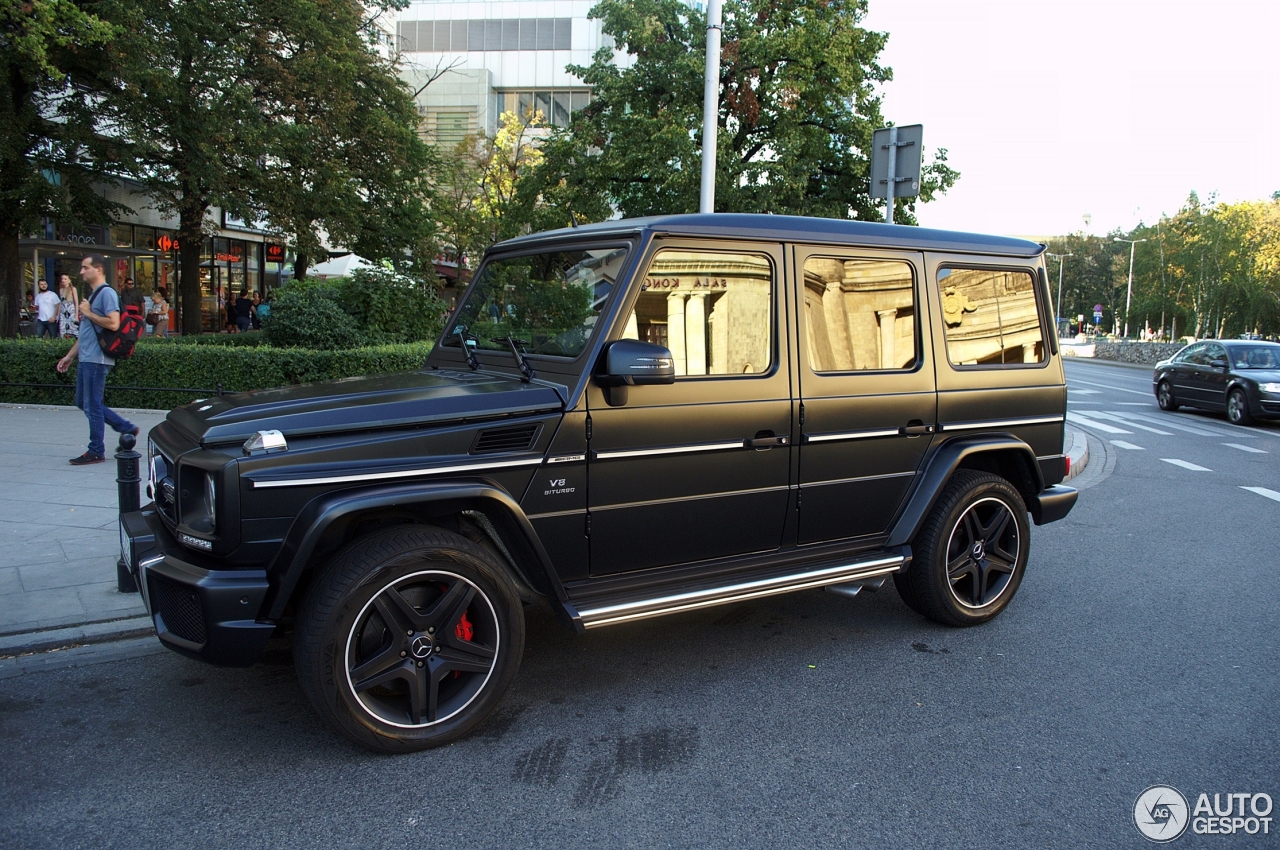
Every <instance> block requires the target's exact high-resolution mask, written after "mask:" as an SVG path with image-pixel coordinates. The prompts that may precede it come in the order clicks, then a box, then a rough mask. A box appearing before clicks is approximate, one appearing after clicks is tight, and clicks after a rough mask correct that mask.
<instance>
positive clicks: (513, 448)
mask: <svg viewBox="0 0 1280 850" xmlns="http://www.w3.org/2000/svg"><path fill="white" fill-rule="evenodd" d="M541 427H542V426H541V425H539V424H538V423H536V422H535V423H534V424H532V425H516V426H513V427H511V428H494V429H493V430H491V431H481V432H480V435H479V436H478V437H476V442H475V445H474V446H472V447H471V453H472V454H476V455H478V454H485V453H487V452H519V451H524V450H525V449H527V448H529V447H530V446H532V445H533V441H534V439H535V438H537V436H538V429H539V428H541Z"/></svg>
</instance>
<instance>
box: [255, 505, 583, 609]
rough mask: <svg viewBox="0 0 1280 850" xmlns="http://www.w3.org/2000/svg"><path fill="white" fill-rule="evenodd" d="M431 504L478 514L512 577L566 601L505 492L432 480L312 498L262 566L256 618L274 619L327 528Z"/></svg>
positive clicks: (528, 527)
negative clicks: (506, 554)
mask: <svg viewBox="0 0 1280 850" xmlns="http://www.w3.org/2000/svg"><path fill="white" fill-rule="evenodd" d="M431 506H440V507H442V508H444V507H447V509H448V510H447V512H448V513H458V512H461V511H464V510H478V511H481V512H483V513H484V514H485V515H486V516H487V517H488V518H489V520H490V522H491V523H492V524H493V525H494V527H495V529H496V531H497V532H498V534H499V536H500V537H501V538H502V541H503V543H504V544H505V546H506V548H507V549H508V550H509V551H510V553H511V556H512V558H514V559H515V560H516V563H515V564H508V565H506V566H508V568H509V569H514V571H515V575H514V576H513V578H515V579H517V580H518V582H519V583H520V584H526V583H527V584H530V585H532V589H533V590H535V591H537V592H539V593H542V594H544V595H546V596H548V597H550V598H552V599H555V600H557V601H560V602H563V601H564V600H566V599H568V595H567V594H566V593H565V591H564V587H563V586H562V585H561V584H560V580H559V578H558V577H557V575H556V572H555V569H554V567H553V565H552V564H551V559H550V558H549V557H548V556H547V552H546V550H545V549H544V548H543V546H542V543H541V542H540V541H539V540H538V535H537V532H535V531H534V529H533V526H532V524H531V523H530V522H529V520H528V518H527V517H526V516H525V514H524V511H522V510H521V509H520V506H519V505H518V504H517V503H516V501H515V500H514V499H513V498H511V496H510V494H508V493H506V492H504V491H503V490H500V489H498V488H496V487H493V486H492V485H489V484H482V483H461V482H458V483H449V482H433V483H431V484H400V485H391V486H383V487H374V488H370V489H367V490H343V491H339V492H336V493H326V494H324V495H322V496H317V497H316V498H315V499H313V500H311V501H310V502H309V503H308V504H307V505H306V507H304V508H303V509H302V512H301V513H299V514H298V517H297V519H295V520H294V521H293V525H292V526H290V528H289V533H288V534H287V535H286V536H285V540H284V543H283V545H282V546H281V548H280V551H279V553H277V555H276V557H275V559H274V560H273V561H272V563H271V565H270V566H269V567H268V568H267V578H268V580H269V582H270V585H271V589H270V590H269V591H268V592H267V597H266V599H265V600H264V602H263V607H262V610H263V612H264V613H263V614H262V615H261V616H262V617H264V618H265V619H268V620H272V621H279V619H280V618H281V617H282V616H283V615H284V611H285V608H286V606H287V605H288V604H289V602H290V601H291V600H292V599H293V597H294V595H295V592H296V591H297V589H298V586H299V584H300V583H301V581H302V578H303V576H304V575H305V574H306V573H307V571H308V570H310V569H311V568H312V567H313V566H314V565H313V564H312V561H313V559H314V557H315V555H316V552H317V551H318V550H321V548H322V544H324V543H326V542H330V541H328V540H327V539H326V538H327V536H328V535H329V534H330V533H331V532H336V531H337V530H339V529H344V528H345V526H346V525H347V524H349V523H350V522H352V521H355V520H358V519H360V518H362V517H364V516H366V515H368V514H371V513H373V512H376V511H380V510H383V511H385V510H386V509H388V508H395V509H397V510H402V511H403V510H404V509H406V508H407V509H410V510H414V509H422V508H427V507H431ZM503 560H505V559H503ZM553 607H555V608H557V609H558V608H560V607H561V606H558V605H557V606H553Z"/></svg>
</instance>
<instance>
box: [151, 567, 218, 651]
mask: <svg viewBox="0 0 1280 850" xmlns="http://www.w3.org/2000/svg"><path fill="white" fill-rule="evenodd" d="M147 580H148V581H149V582H150V583H151V593H150V598H151V610H152V611H154V612H155V613H156V614H159V615H160V617H161V618H162V619H163V620H164V625H165V628H167V629H168V630H169V631H171V632H173V633H174V634H175V635H177V636H178V637H180V638H182V639H183V640H189V641H191V642H192V643H204V640H205V634H204V610H203V609H202V608H201V607H200V597H199V596H197V595H196V592H195V591H194V590H191V589H190V588H187V587H184V586H182V585H181V584H178V583H177V582H176V581H173V580H171V579H168V578H165V577H164V576H162V575H156V574H155V573H149V574H148V575H147Z"/></svg>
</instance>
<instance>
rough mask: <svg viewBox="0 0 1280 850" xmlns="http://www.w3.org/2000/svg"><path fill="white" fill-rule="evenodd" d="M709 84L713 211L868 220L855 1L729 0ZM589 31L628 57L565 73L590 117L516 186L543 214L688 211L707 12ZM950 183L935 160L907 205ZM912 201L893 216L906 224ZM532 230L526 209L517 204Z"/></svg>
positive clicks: (680, 8) (876, 109)
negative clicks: (581, 88) (713, 86)
mask: <svg viewBox="0 0 1280 850" xmlns="http://www.w3.org/2000/svg"><path fill="white" fill-rule="evenodd" d="M723 15H724V30H723V46H722V62H721V71H720V98H719V106H720V109H719V132H718V155H717V163H716V208H717V210H719V211H726V212H773V213H793V214H802V215H815V216H828V217H834V218H848V217H857V218H863V219H871V220H875V219H880V218H882V217H883V213H882V212H881V210H882V209H883V207H882V205H880V204H879V203H878V202H876V201H873V200H872V199H871V198H870V193H869V189H870V183H869V171H870V149H871V141H872V134H873V132H874V130H875V129H876V128H878V127H880V126H882V125H883V124H884V120H883V118H882V116H881V113H880V98H879V96H878V94H877V93H876V87H877V85H878V84H880V83H883V82H885V81H887V80H889V79H890V78H891V71H890V70H889V69H888V68H886V67H884V66H882V65H881V64H880V63H879V54H880V51H881V50H882V49H883V47H884V44H885V39H886V36H885V34H883V33H877V32H872V31H869V30H866V29H863V28H862V27H861V26H859V24H860V23H861V21H862V19H863V18H864V17H865V15H866V0H726V2H725V4H724V8H723ZM591 16H592V17H594V18H599V19H600V20H601V21H602V22H603V29H604V32H605V33H606V34H607V35H608V36H610V37H611V38H612V39H613V41H614V42H615V43H616V45H617V48H618V49H619V50H620V51H621V52H622V53H623V54H625V57H626V61H624V62H622V63H615V61H614V55H613V50H612V49H610V48H604V49H602V50H601V51H599V52H598V53H597V54H596V55H595V57H594V59H593V61H592V63H591V65H590V66H587V67H576V66H571V67H570V69H569V70H570V71H571V72H572V73H574V74H576V75H577V76H579V77H581V78H582V80H583V81H585V82H586V83H588V84H590V85H591V86H592V87H593V89H594V91H593V100H592V103H591V104H590V105H589V106H588V107H587V108H585V109H584V110H582V111H580V112H578V113H576V115H575V117H574V120H573V122H572V124H571V126H570V127H569V128H568V129H567V130H566V131H564V132H561V133H557V134H556V135H555V136H553V137H552V139H551V140H550V141H549V142H548V143H547V144H546V147H545V151H546V161H545V164H544V165H543V166H542V167H541V168H539V169H537V171H536V174H535V179H532V180H530V181H528V182H527V183H526V185H525V187H524V190H525V193H526V196H527V197H528V198H530V199H532V198H533V197H535V196H536V197H540V198H541V199H542V201H543V204H542V206H541V208H540V209H541V211H542V212H544V213H545V214H549V215H550V216H551V217H553V218H558V219H560V222H559V224H558V225H557V226H562V225H563V222H564V219H566V218H567V217H568V215H567V213H568V211H570V210H572V211H573V212H575V213H577V214H578V215H579V216H585V217H588V218H603V217H607V216H608V215H609V214H610V213H611V211H612V208H613V207H616V208H617V209H619V210H620V211H621V212H622V213H623V214H625V215H627V216H641V215H652V214H661V213H677V212H692V211H696V210H697V209H698V202H699V185H700V174H701V148H702V131H701V124H702V90H703V71H704V56H705V49H706V16H705V13H704V12H702V11H700V10H698V9H694V8H691V7H690V6H689V5H687V4H686V3H684V2H681V0H602V2H600V3H599V4H598V5H597V6H596V7H595V8H594V9H593V10H592V12H591ZM958 176H959V175H958V174H957V173H956V172H955V171H953V170H951V169H950V168H949V167H948V166H947V165H946V152H945V150H939V151H938V152H937V154H936V156H935V159H934V160H933V161H932V162H931V163H929V164H928V165H927V166H926V168H925V174H924V175H923V177H924V179H923V183H922V186H921V193H920V198H919V200H920V201H928V200H930V199H931V198H933V197H935V196H936V195H938V194H940V193H942V192H944V191H946V189H947V188H948V187H950V186H951V185H952V184H953V183H954V182H955V180H956V179H957V178H958ZM914 203H915V199H905V200H902V201H900V205H901V207H900V208H901V210H902V212H901V213H900V214H895V219H896V220H899V221H912V220H913V219H912V217H911V211H912V210H913V209H914ZM524 208H525V209H527V210H529V211H530V214H531V217H532V218H533V219H534V222H535V225H536V224H537V223H540V222H538V215H537V213H538V212H539V209H537V208H535V207H534V206H533V205H532V204H529V203H526V204H525V205H524Z"/></svg>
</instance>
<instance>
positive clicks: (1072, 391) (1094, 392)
mask: <svg viewBox="0 0 1280 850" xmlns="http://www.w3.org/2000/svg"><path fill="white" fill-rule="evenodd" d="M1067 395H1068V396H1073V395H1102V390H1078V389H1072V387H1071V385H1070V384H1068V385H1067Z"/></svg>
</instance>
